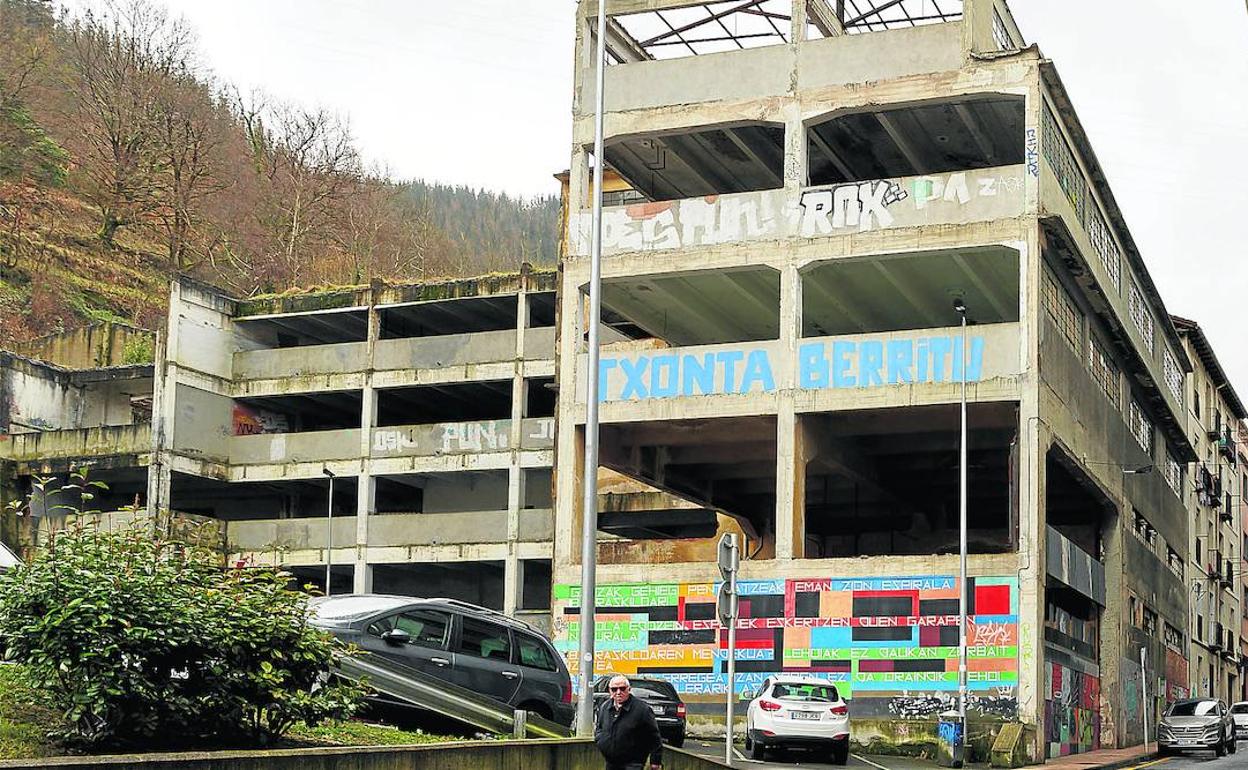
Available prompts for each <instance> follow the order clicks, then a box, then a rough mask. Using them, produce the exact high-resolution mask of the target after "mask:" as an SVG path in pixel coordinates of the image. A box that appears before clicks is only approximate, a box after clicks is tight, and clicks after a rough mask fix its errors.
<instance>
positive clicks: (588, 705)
mask: <svg viewBox="0 0 1248 770" xmlns="http://www.w3.org/2000/svg"><path fill="white" fill-rule="evenodd" d="M606 30H607V0H598V26H597V27H596V29H595V34H597V36H598V48H597V51H598V52H597V56H598V60H597V65H598V70H597V78H596V87H595V89H594V102H595V104H594V208H593V221H592V224H591V233H590V235H591V238H592V242H591V246H590V257H589V343H588V344H589V365H588V366H587V367H586V389H585V404H586V415H585V470H584V474H583V475H584V478H583V479H582V483H583V484H584V498H583V500H582V503H581V515H582V522H581V523H582V526H581V617H580V634H581V639H580V642H581V643H580V650H579V653H580V677H581V679H580V688H579V698H580V700H579V702H578V703H577V711H576V715H577V719H576V733H577V735H581V736H589V735H593V734H594V693H593V686H594V613H595V611H596V609H597V602H596V601H595V595H594V594H595V590H596V588H597V569H598V357H599V350H598V326H599V320H600V317H601V315H602V167H603V165H605V160H604V158H603V155H604V152H603V132H604V128H603V109H604V100H603V88H604V85H605V81H606V66H607V34H606ZM570 205H577V202H576V201H572V203H571V204H570Z"/></svg>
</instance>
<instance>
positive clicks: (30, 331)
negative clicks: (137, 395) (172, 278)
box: [0, 192, 168, 342]
mask: <svg viewBox="0 0 1248 770" xmlns="http://www.w3.org/2000/svg"><path fill="white" fill-rule="evenodd" d="M0 224H5V223H3V222H0ZM97 225H98V217H97V215H96V214H95V212H94V211H93V210H91V209H90V208H89V207H88V206H87V205H86V204H84V203H83V202H82V201H80V200H78V199H76V198H74V197H72V196H70V195H68V194H65V193H61V192H58V193H54V198H53V202H52V205H51V207H50V210H49V211H47V212H45V213H44V214H43V215H42V216H41V217H40V218H39V219H38V220H37V221H36V223H35V225H34V226H33V227H30V228H28V229H26V230H24V231H23V233H22V235H21V236H20V238H19V239H18V240H16V241H15V240H14V238H13V236H12V235H11V234H10V233H9V232H8V231H7V227H0V319H2V320H3V329H4V335H5V336H6V337H8V338H9V339H5V340H0V342H8V341H12V340H13V339H20V338H22V336H23V335H24V336H27V337H29V336H35V335H38V334H43V333H50V332H54V331H58V327H61V328H72V327H74V326H79V325H81V324H83V323H88V322H91V321H98V320H120V321H126V322H129V323H135V322H139V323H141V322H142V321H143V320H144V319H145V318H152V317H154V316H156V315H157V314H158V313H159V311H160V309H161V308H162V307H163V306H164V304H165V302H166V296H167V293H168V288H167V280H168V279H167V277H166V275H165V273H164V272H163V270H162V264H161V263H162V260H161V258H160V255H159V246H158V245H156V244H154V243H151V242H145V241H144V240H142V239H141V238H138V237H135V236H133V235H131V234H129V233H125V232H124V231H123V233H122V234H121V236H120V237H119V239H118V244H117V246H116V247H115V248H112V249H109V248H105V247H104V246H103V244H101V243H100V241H99V239H98V238H97V237H96V235H95V230H96V227H97Z"/></svg>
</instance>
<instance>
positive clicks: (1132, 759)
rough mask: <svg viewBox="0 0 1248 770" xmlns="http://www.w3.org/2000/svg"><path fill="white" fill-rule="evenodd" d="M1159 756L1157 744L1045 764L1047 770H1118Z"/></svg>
mask: <svg viewBox="0 0 1248 770" xmlns="http://www.w3.org/2000/svg"><path fill="white" fill-rule="evenodd" d="M1156 756H1157V744H1155V743H1150V744H1148V747H1147V748H1145V747H1144V746H1143V745H1137V746H1128V747H1127V748H1125V749H1101V750H1098V751H1088V752H1085V753H1083V754H1071V755H1070V756H1068V757H1058V758H1057V759H1050V760H1049V761H1048V762H1045V763H1044V767H1045V769H1046V770H1050V768H1051V769H1052V770H1116V769H1117V768H1123V767H1131V766H1132V765H1138V764H1142V763H1144V762H1148V761H1149V760H1151V759H1153V758H1154V757H1156Z"/></svg>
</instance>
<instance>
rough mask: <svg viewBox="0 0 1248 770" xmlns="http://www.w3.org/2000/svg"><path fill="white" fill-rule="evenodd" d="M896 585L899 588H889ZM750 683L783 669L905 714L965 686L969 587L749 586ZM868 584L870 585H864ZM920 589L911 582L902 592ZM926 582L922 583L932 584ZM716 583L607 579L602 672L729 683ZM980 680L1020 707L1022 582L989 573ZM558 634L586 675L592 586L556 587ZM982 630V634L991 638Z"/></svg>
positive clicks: (975, 636) (984, 584)
mask: <svg viewBox="0 0 1248 770" xmlns="http://www.w3.org/2000/svg"><path fill="white" fill-rule="evenodd" d="M884 585H888V586H890V587H892V588H891V590H882V589H881V588H880V587H881V586H884ZM739 586H740V588H741V591H742V597H741V613H742V617H741V622H740V624H739V625H738V628H737V643H738V651H737V656H736V659H737V661H738V666H737V671H738V672H739V678H738V681H737V688H738V689H739V690H744V689H754V688H756V687H757V686H758V685H759V684H761V682H762V680H763V679H764V678H765V677H766V676H768V675H771V674H776V673H780V672H802V673H810V674H816V675H818V676H821V677H825V678H827V679H829V680H831V681H833V682H835V683H836V684H837V686H838V687H840V688H841V689H842V691H843V692H844V693H845V695H846V696H847V697H850V698H855V699H857V700H858V701H859V705H858V707H857V708H858V711H857V713H860V714H865V713H867V711H864V710H863V709H864V708H867V710H868V711H875V712H878V713H881V714H887V713H889V712H890V709H892V713H897V709H896V707H895V706H890V703H891V702H892V701H894V700H895V699H897V698H904V699H910V698H918V697H933V696H944V695H948V696H952V695H953V694H955V693H956V691H957V689H958V614H957V606H958V595H959V592H958V584H957V580H956V579H954V578H950V577H946V576H935V577H913V578H909V577H902V578H875V579H868V580H837V579H827V580H764V581H741V583H740V584H739ZM859 586H862V587H859ZM902 586H908V587H902ZM920 586H922V587H920ZM715 587H716V586H715V584H714V583H711V582H707V583H658V584H656V583H648V584H637V585H604V586H599V588H598V591H597V593H596V596H597V605H598V615H597V622H596V625H595V638H596V647H597V653H596V655H597V658H596V664H595V665H596V667H597V668H599V670H603V671H617V672H619V673H622V674H635V673H639V672H645V673H646V674H647V675H658V676H662V677H663V678H665V679H668V680H669V681H671V682H672V683H673V685H675V686H676V688H677V690H678V691H680V692H681V693H683V694H685V695H686V696H699V695H702V696H710V695H716V694H718V695H722V694H723V693H724V692H725V690H726V689H727V677H726V673H725V664H726V654H725V650H726V645H727V641H726V634H725V633H724V629H723V628H722V626H721V625H720V623H719V621H718V620H717V619H716V616H715V601H714V597H715ZM969 594H970V597H971V606H970V607H969V611H970V613H971V617H972V618H973V619H974V620H975V624H974V625H973V626H971V627H970V628H969V629H968V634H969V638H968V640H967V641H968V645H969V650H968V657H969V672H968V677H967V678H968V686H969V687H970V689H971V690H972V691H973V692H974V693H975V694H976V696H977V697H978V698H979V699H981V700H982V701H983V703H984V704H985V705H987V704H989V703H992V704H993V705H992V708H993V709H994V712H993V713H999V712H1000V711H1001V710H1002V709H1005V710H1006V711H1008V712H1010V714H1009V715H1010V716H1012V715H1013V713H1014V712H1015V711H1016V709H1015V705H1016V695H1015V693H1016V691H1017V690H1016V688H1017V684H1018V631H1017V622H1018V585H1017V579H1016V578H977V579H975V580H974V582H973V584H972V587H971V590H970V592H969ZM555 600H556V608H555V618H556V620H555V624H554V626H555V641H556V646H557V647H558V649H559V650H560V651H561V652H563V653H564V654H565V655H567V656H568V662H569V666H570V668H572V670H573V671H574V672H575V671H576V669H577V665H576V660H575V658H576V655H575V652H576V648H577V643H578V636H579V629H580V623H579V615H580V591H579V589H578V587H577V586H574V585H557V586H556V587H555ZM981 632H982V633H981Z"/></svg>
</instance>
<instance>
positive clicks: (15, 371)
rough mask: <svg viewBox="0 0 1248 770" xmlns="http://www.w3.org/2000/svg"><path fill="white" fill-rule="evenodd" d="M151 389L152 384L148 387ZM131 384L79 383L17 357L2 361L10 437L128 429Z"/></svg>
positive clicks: (61, 372) (6, 426)
mask: <svg viewBox="0 0 1248 770" xmlns="http://www.w3.org/2000/svg"><path fill="white" fill-rule="evenodd" d="M147 387H148V388H150V385H149V386H147ZM142 389H143V388H142V386H141V385H138V384H136V383H135V382H134V381H130V380H118V381H112V380H109V379H106V378H105V379H101V380H98V381H93V382H89V383H87V382H76V381H75V379H74V377H73V375H72V373H71V372H67V371H65V370H62V369H54V368H51V367H47V366H43V365H41V364H38V363H35V362H31V361H25V360H23V359H20V358H16V357H13V356H7V355H6V356H4V357H3V358H0V390H2V396H3V403H2V404H0V408H3V409H4V411H5V412H7V419H6V420H4V424H3V425H0V431H3V432H5V433H27V432H31V431H46V430H76V429H78V428H87V427H94V426H97V425H127V424H129V423H130V422H132V420H133V416H132V414H131V410H130V396H129V394H128V392H127V391H129V390H142Z"/></svg>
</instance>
